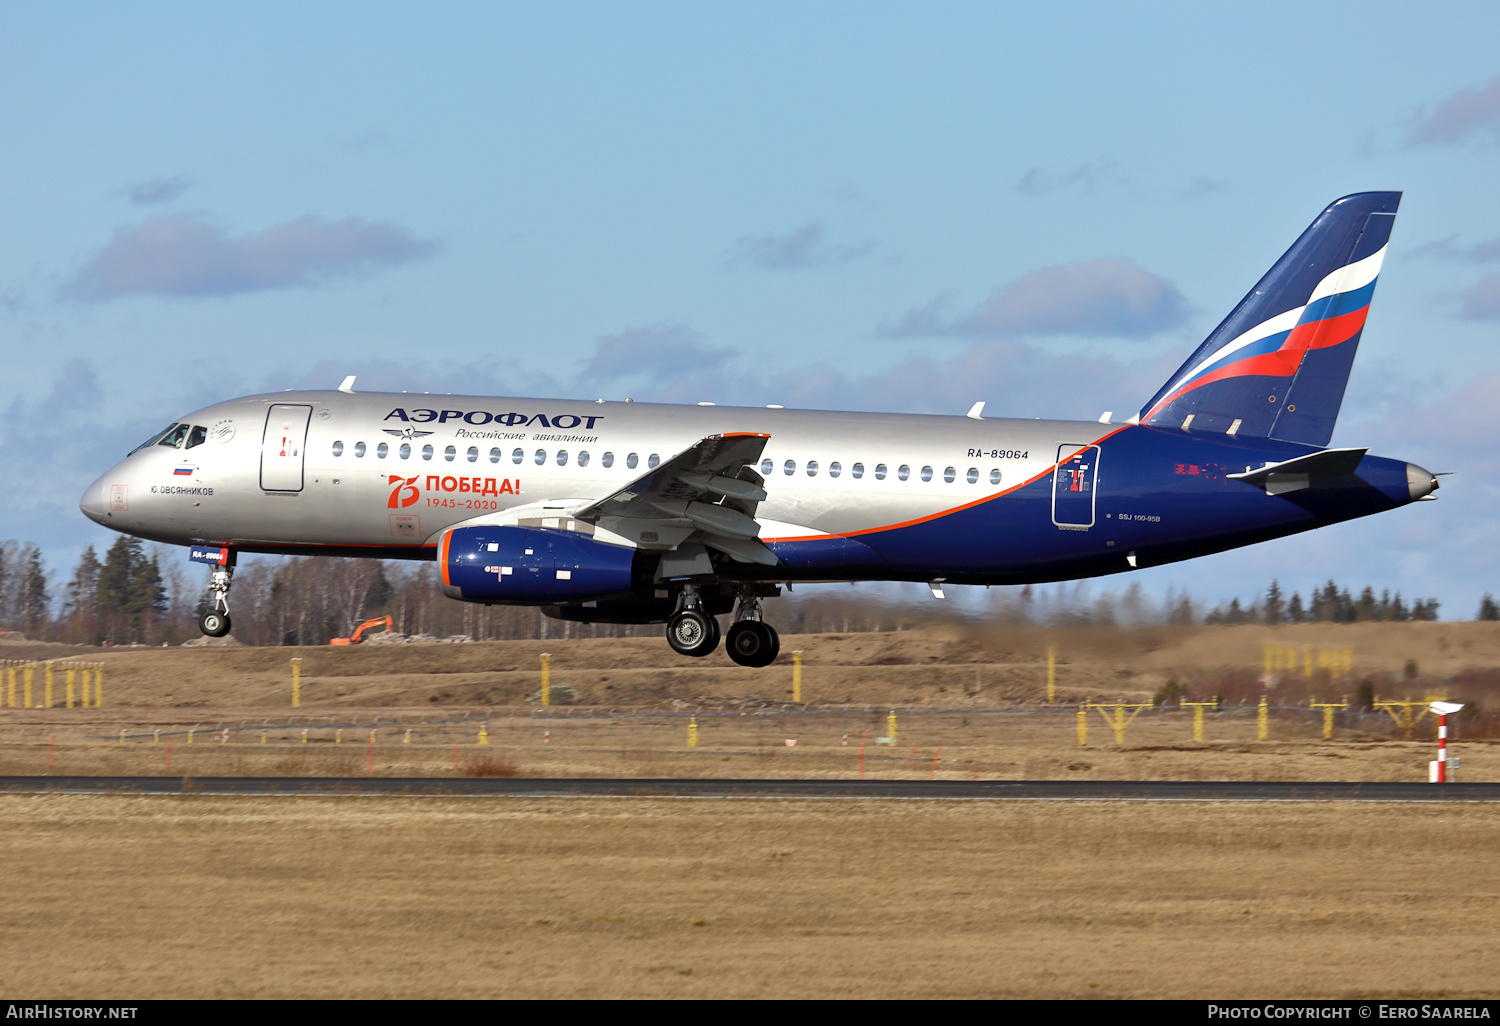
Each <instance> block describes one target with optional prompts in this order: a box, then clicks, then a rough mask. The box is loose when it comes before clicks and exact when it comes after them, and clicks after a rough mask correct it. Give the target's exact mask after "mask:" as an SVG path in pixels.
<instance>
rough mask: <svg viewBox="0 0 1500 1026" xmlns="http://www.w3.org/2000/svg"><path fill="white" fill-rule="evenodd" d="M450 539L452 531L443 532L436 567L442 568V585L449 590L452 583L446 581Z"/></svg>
mask: <svg viewBox="0 0 1500 1026" xmlns="http://www.w3.org/2000/svg"><path fill="white" fill-rule="evenodd" d="M452 538H453V532H452V531H444V532H443V542H442V547H441V548H440V549H439V550H438V565H439V566H441V567H442V568H443V584H444V585H446V586H447V587H450V588H451V587H453V582H452V581H450V580H448V542H449V541H451V540H452Z"/></svg>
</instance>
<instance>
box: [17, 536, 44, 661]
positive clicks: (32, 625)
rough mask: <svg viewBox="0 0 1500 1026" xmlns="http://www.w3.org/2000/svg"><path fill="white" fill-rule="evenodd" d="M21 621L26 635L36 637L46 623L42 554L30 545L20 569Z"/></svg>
mask: <svg viewBox="0 0 1500 1026" xmlns="http://www.w3.org/2000/svg"><path fill="white" fill-rule="evenodd" d="M18 598H19V605H20V614H21V623H22V626H23V628H24V629H25V631H26V634H27V636H28V637H32V638H36V637H38V636H39V635H40V634H41V632H42V629H43V627H45V626H46V623H47V605H48V603H49V602H50V601H51V599H50V597H49V596H48V595H47V571H46V570H45V569H44V568H43V566H42V554H41V552H39V551H38V550H37V548H36V546H34V545H33V546H31V547H30V549H29V551H28V553H27V556H26V563H25V570H24V571H22V576H21V589H20V593H19V595H18Z"/></svg>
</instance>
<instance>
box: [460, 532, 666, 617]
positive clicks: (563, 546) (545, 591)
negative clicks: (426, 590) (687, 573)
mask: <svg viewBox="0 0 1500 1026" xmlns="http://www.w3.org/2000/svg"><path fill="white" fill-rule="evenodd" d="M638 552H639V550H637V549H634V548H630V547H628V546H625V545H609V544H606V543H604V542H599V541H595V540H594V539H593V538H591V537H590V536H588V535H586V534H580V533H577V532H574V531H560V530H555V529H549V528H539V527H457V528H454V529H453V530H451V531H448V532H446V533H445V534H444V535H443V540H442V542H441V544H440V545H439V548H438V560H439V562H440V564H441V567H442V573H443V594H445V595H447V596H449V597H450V598H456V599H461V600H463V601H465V602H492V603H500V604H503V605H523V606H524V605H549V606H550V605H560V604H569V603H578V602H593V601H598V600H599V599H609V598H617V597H622V596H627V595H631V594H632V593H633V592H634V591H635V587H634V584H635V581H636V580H637V578H638V576H641V574H639V573H638V572H637V568H636V563H637V554H638ZM642 586H643V587H645V588H649V587H651V584H650V570H649V569H646V570H644V580H643V582H642Z"/></svg>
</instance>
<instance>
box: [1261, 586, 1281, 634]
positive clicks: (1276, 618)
mask: <svg viewBox="0 0 1500 1026" xmlns="http://www.w3.org/2000/svg"><path fill="white" fill-rule="evenodd" d="M1265 617H1266V623H1268V624H1270V625H1272V626H1273V627H1274V626H1275V625H1276V624H1278V623H1281V622H1282V621H1283V620H1285V619H1286V602H1285V600H1284V599H1283V598H1282V595H1281V583H1280V582H1279V581H1272V582H1271V586H1270V587H1269V588H1267V589H1266V604H1265Z"/></svg>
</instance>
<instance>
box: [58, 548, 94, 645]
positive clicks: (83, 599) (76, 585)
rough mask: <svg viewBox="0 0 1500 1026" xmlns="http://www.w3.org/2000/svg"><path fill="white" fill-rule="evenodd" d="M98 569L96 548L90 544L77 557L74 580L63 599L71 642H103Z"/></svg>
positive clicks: (69, 584) (89, 643) (64, 616)
mask: <svg viewBox="0 0 1500 1026" xmlns="http://www.w3.org/2000/svg"><path fill="white" fill-rule="evenodd" d="M99 569H100V566H99V557H98V556H96V555H94V547H93V546H92V545H90V546H88V547H87V548H85V549H84V550H83V555H81V556H79V557H78V568H77V569H76V570H74V571H73V579H72V580H70V581H69V582H68V587H67V592H66V595H65V597H64V599H63V618H64V620H65V621H66V622H67V632H68V634H69V637H68V638H67V639H66V640H68V641H73V642H82V643H84V644H88V645H97V644H98V643H99V641H100V638H99V636H98V635H99V623H98V621H99V617H98V610H97V608H96V603H97V602H98V595H99Z"/></svg>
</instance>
